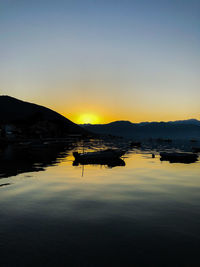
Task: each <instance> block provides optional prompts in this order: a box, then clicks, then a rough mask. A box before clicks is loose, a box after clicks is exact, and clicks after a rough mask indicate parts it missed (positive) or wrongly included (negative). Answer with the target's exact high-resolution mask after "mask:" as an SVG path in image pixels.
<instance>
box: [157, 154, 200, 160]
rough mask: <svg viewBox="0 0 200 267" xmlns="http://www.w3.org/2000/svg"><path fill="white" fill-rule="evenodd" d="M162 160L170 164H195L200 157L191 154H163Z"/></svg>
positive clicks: (161, 155)
mask: <svg viewBox="0 0 200 267" xmlns="http://www.w3.org/2000/svg"><path fill="white" fill-rule="evenodd" d="M160 160H161V161H169V162H170V163H193V162H195V161H197V160H198V155H197V154H195V153H189V152H161V153H160Z"/></svg>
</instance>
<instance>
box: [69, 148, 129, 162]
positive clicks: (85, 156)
mask: <svg viewBox="0 0 200 267" xmlns="http://www.w3.org/2000/svg"><path fill="white" fill-rule="evenodd" d="M124 154H125V151H123V150H118V149H106V150H101V151H96V152H87V153H78V152H74V153H73V156H74V158H75V160H79V161H80V160H111V159H119V158H120V157H121V156H123V155H124Z"/></svg>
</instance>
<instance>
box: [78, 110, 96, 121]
mask: <svg viewBox="0 0 200 267" xmlns="http://www.w3.org/2000/svg"><path fill="white" fill-rule="evenodd" d="M88 123H89V124H96V123H99V118H98V117H97V116H96V115H94V114H88V113H87V114H81V115H80V117H79V118H78V124H88Z"/></svg>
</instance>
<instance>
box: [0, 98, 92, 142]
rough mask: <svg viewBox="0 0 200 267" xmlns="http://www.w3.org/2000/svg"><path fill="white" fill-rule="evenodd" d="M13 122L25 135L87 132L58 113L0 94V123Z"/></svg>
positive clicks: (58, 134)
mask: <svg viewBox="0 0 200 267" xmlns="http://www.w3.org/2000/svg"><path fill="white" fill-rule="evenodd" d="M5 124H13V125H15V126H16V127H17V128H20V130H21V131H22V132H23V133H24V134H25V135H27V136H28V135H34V134H36V132H37V133H38V134H40V135H41V134H42V135H44V136H49V137H52V136H55V137H56V136H63V135H66V134H87V133H88V132H87V131H86V130H85V129H83V128H82V127H80V126H78V125H77V124H75V123H73V122H72V121H70V120H69V119H67V118H65V117H64V116H62V115H60V114H59V113H57V112H55V111H53V110H51V109H49V108H46V107H43V106H40V105H37V104H33V103H29V102H25V101H22V100H19V99H16V98H14V97H10V96H0V125H5Z"/></svg>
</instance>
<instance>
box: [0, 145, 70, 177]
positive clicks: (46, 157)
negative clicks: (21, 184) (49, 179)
mask: <svg viewBox="0 0 200 267" xmlns="http://www.w3.org/2000/svg"><path fill="white" fill-rule="evenodd" d="M71 149H72V148H71V147H70V148H68V147H66V146H63V147H60V146H58V147H57V146H48V147H44V148H36V147H28V148H23V147H20V146H12V145H9V146H7V147H6V148H5V149H4V150H3V151H1V153H0V178H4V177H10V176H15V175H18V174H20V173H24V172H38V171H44V170H45V169H46V168H47V167H48V166H52V165H55V164H58V163H59V162H60V161H61V160H62V159H64V158H65V157H66V156H67V154H68V153H69V151H70V150H71Z"/></svg>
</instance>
